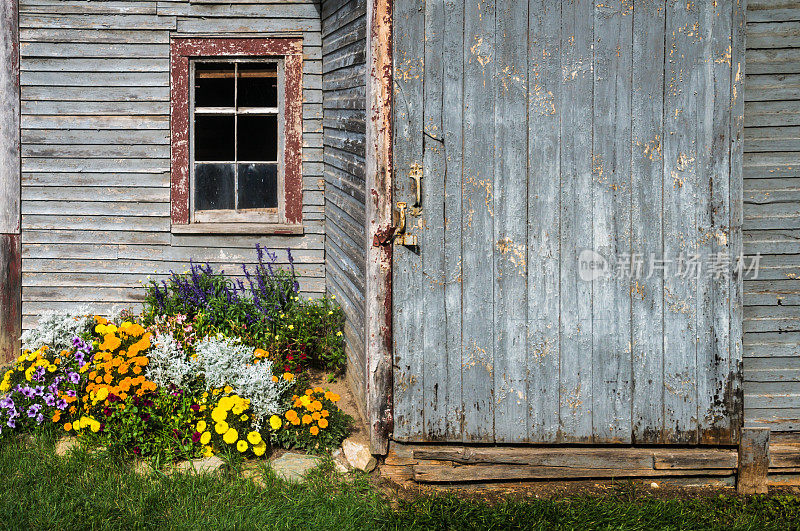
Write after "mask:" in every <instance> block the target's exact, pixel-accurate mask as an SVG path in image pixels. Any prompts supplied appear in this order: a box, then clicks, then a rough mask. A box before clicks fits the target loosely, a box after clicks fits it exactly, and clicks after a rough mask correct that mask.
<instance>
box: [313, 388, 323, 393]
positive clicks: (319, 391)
mask: <svg viewBox="0 0 800 531" xmlns="http://www.w3.org/2000/svg"><path fill="white" fill-rule="evenodd" d="M314 392H315V393H321V392H322V387H315V388H314Z"/></svg>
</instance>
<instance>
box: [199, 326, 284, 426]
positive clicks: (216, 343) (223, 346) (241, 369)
mask: <svg viewBox="0 0 800 531" xmlns="http://www.w3.org/2000/svg"><path fill="white" fill-rule="evenodd" d="M195 350H196V351H197V362H198V365H199V368H198V370H199V372H201V373H203V374H204V375H205V378H206V383H207V384H208V386H209V387H224V386H225V385H230V386H231V387H232V388H233V389H234V391H235V392H236V393H237V394H238V395H239V396H241V397H244V398H249V399H250V406H251V407H252V408H253V416H254V421H255V424H256V426H258V425H260V424H261V422H262V421H263V419H264V418H265V417H267V416H269V415H275V414H278V413H281V412H282V410H281V398H282V396H283V394H284V393H285V392H286V389H287V388H288V387H289V385H290V382H286V381H284V380H283V379H282V378H281V379H279V380H278V381H277V382H273V381H272V362H271V361H269V360H266V359H262V360H261V361H259V362H258V363H252V356H253V349H252V348H250V347H247V346H245V345H242V344H241V343H240V342H239V341H238V340H236V339H230V338H225V337H222V336H220V335H218V336H217V337H207V338H205V339H203V340H202V341H200V342H199V343H198V344H197V345H196V347H195Z"/></svg>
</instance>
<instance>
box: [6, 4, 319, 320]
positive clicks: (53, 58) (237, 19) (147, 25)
mask: <svg viewBox="0 0 800 531" xmlns="http://www.w3.org/2000/svg"><path fill="white" fill-rule="evenodd" d="M21 4H22V5H21V15H20V21H21V26H22V29H21V41H22V42H21V56H22V60H21V70H22V74H21V82H22V87H21V96H22V150H23V157H24V158H23V165H22V169H23V177H22V181H23V191H22V197H23V200H22V209H23V212H24V214H23V231H24V238H23V240H24V242H25V244H24V246H23V253H24V257H25V258H24V264H23V270H24V276H23V284H24V286H25V288H24V289H23V298H24V301H25V302H24V305H23V313H24V322H25V326H30V325H31V323H32V322H34V319H33V316H34V314H36V313H38V312H41V311H42V310H44V309H47V308H66V307H70V306H74V305H75V303H77V302H84V301H85V302H93V301H98V305H97V309H96V311H99V312H102V311H107V310H109V309H111V308H112V307H113V306H114V305H117V306H119V305H123V306H127V305H129V304H131V303H136V301H138V300H140V299H141V292H140V290H137V289H136V286H138V285H139V283H138V281H139V280H142V279H144V277H145V276H146V275H154V276H161V277H162V278H163V275H166V274H168V273H169V271H170V270H176V271H183V270H184V269H185V268H186V267H187V263H188V261H189V260H190V259H195V260H202V261H210V262H211V263H212V265H214V266H215V267H216V268H218V269H220V268H221V269H225V271H226V272H228V273H230V274H233V275H241V269H240V266H239V264H240V263H241V262H245V263H247V264H248V266H249V267H252V266H253V262H254V260H255V250H254V246H255V244H256V243H260V244H262V245H265V246H267V247H269V248H272V249H276V250H279V255H280V263H281V264H282V265H283V266H284V267H285V266H287V265H288V262H287V258H286V253H285V249H286V248H291V249H292V250H293V251H294V254H295V256H294V258H295V260H296V267H297V272H298V275H299V276H300V284H301V289H302V290H303V292H304V293H305V294H307V295H311V296H315V295H319V294H321V293H324V291H325V284H326V282H325V265H324V264H325V253H324V240H325V236H324V195H323V194H324V187H323V186H322V184H321V182H323V181H322V180H323V179H324V173H323V164H322V161H323V149H322V134H321V133H322V118H323V114H322V75H321V74H322V61H321V57H322V49H321V46H322V40H321V27H320V19H319V11H318V6H316V5H315V2H314V1H312V0H296V1H295V0H293V1H283V2H269V3H259V2H255V3H252V4H250V5H241V6H235V7H234V6H211V5H197V4H195V3H193V2H189V1H188V0H183V1H176V2H155V1H152V2H145V1H140V0H119V1H117V0H114V1H108V2H105V1H104V2H99V1H86V0H23V1H22V2H21ZM218 15H222V17H223V18H217V16H218ZM179 26H180V28H179ZM176 30H180V31H181V32H182V33H183V34H202V35H204V36H205V35H213V34H227V35H231V34H234V35H235V34H243V35H248V36H249V35H254V34H256V33H258V35H257V36H259V37H265V36H269V35H270V34H275V35H286V34H292V35H298V34H299V35H301V36H302V37H303V42H304V56H305V57H304V76H303V99H304V108H303V117H304V120H303V130H304V137H303V177H304V179H303V191H304V207H303V216H304V235H301V236H251V235H213V234H180V235H179V234H174V235H173V234H170V218H169V200H170V191H169V186H170V181H169V179H170V175H169V171H170V158H169V157H170V139H169V119H170V117H169V97H170V94H169V38H170V34H171V32H175V31H176ZM87 288H89V289H87Z"/></svg>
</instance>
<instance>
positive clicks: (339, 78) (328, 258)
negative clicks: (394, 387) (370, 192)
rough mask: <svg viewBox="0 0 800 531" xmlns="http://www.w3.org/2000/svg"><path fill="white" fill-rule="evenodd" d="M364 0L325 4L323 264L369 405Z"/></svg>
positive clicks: (355, 379) (357, 382)
mask: <svg viewBox="0 0 800 531" xmlns="http://www.w3.org/2000/svg"><path fill="white" fill-rule="evenodd" d="M366 9H367V8H366V2H365V0H325V1H324V2H323V3H322V17H323V19H322V71H323V82H322V89H323V98H322V99H323V107H324V120H323V131H324V135H323V146H324V147H323V151H324V171H325V232H326V236H327V244H326V245H327V247H326V255H325V262H326V263H325V271H326V277H327V286H328V291H329V292H330V293H332V294H334V295H335V296H336V298H337V300H338V301H339V303H340V304H341V306H342V308H344V311H345V314H346V315H347V324H346V326H345V336H346V339H347V360H348V363H347V374H348V378H349V379H350V383H351V385H352V387H353V389H354V391H355V395H356V397H357V398H358V400H359V402H360V406H361V407H362V411H363V405H364V404H363V403H361V401H362V400H363V398H364V396H365V395H364V389H365V383H364V382H365V380H364V377H365V370H366V363H365V360H364V264H365V221H364V215H365V210H364V195H365V185H364V145H365V115H366V112H365V104H366V99H365V98H366V94H365V84H366V77H365V72H364V64H365V46H366Z"/></svg>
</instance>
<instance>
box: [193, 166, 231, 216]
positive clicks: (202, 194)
mask: <svg viewBox="0 0 800 531" xmlns="http://www.w3.org/2000/svg"><path fill="white" fill-rule="evenodd" d="M233 180H234V174H233V164H197V165H196V166H195V175H194V185H195V186H194V188H195V193H194V208H195V210H232V209H233V208H234V204H233V194H234V181H233Z"/></svg>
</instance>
